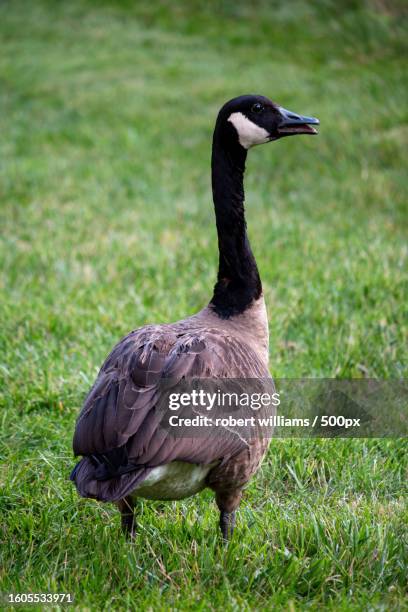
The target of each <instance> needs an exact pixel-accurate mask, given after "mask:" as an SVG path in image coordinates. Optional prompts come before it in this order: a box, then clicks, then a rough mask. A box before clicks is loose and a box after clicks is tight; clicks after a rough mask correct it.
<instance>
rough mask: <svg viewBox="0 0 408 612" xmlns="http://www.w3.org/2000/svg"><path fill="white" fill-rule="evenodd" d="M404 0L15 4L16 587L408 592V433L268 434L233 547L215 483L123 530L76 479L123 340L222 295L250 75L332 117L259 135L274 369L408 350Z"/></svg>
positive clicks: (9, 204) (381, 371)
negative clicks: (356, 436)
mask: <svg viewBox="0 0 408 612" xmlns="http://www.w3.org/2000/svg"><path fill="white" fill-rule="evenodd" d="M403 9H404V3H403V2H398V1H396V2H393V1H392V0H387V1H386V0H377V1H376V2H369V1H368V0H367V2H363V0H347V1H346V0H344V1H342V2H335V0H320V1H318V2H314V3H308V2H306V1H304V2H302V1H301V0H299V1H297V0H295V1H293V2H289V3H288V2H284V1H283V0H273V1H270V2H267V1H266V0H265V1H263V0H257V1H256V2H253V3H249V2H244V1H243V0H242V1H241V0H237V1H235V2H230V1H228V0H224V1H220V2H217V3H207V2H204V1H198V0H197V2H187V1H186V2H185V3H182V2H180V1H176V2H170V0H169V1H164V0H162V1H158V2H147V1H146V0H142V1H139V2H137V3H132V2H130V1H129V2H126V1H125V0H123V1H122V2H116V3H115V2H113V1H112V2H109V1H105V2H91V1H88V2H87V1H85V0H83V1H80V0H71V1H70V2H53V1H51V0H49V1H48V2H47V1H45V0H39V1H37V2H28V1H26V2H24V1H22V0H15V1H13V2H7V1H3V2H2V3H1V4H0V36H1V53H0V100H1V113H0V134H1V138H0V151H1V152H0V156H1V157H0V158H1V163H0V197H1V210H0V212H1V220H0V222H1V227H2V239H1V246H0V248H1V250H0V258H1V271H0V287H1V302H0V316H1V330H0V350H1V357H0V385H1V387H0V406H1V414H0V418H1V424H2V427H1V433H0V453H1V460H2V464H1V467H0V486H1V492H0V515H1V526H0V560H1V561H0V591H2V592H3V593H9V592H13V593H17V592H32V593H39V592H54V593H55V592H70V593H73V594H74V596H75V607H77V608H78V609H84V608H88V609H91V610H100V609H107V610H108V609H118V610H119V609H126V608H129V609H131V608H132V609H139V610H140V609H163V610H164V609H169V608H173V609H180V610H189V609H191V610H218V609H225V610H250V609H254V608H256V609H271V608H274V609H282V610H297V609H305V608H307V609H318V608H321V607H324V608H325V609H328V610H330V609H333V610H338V609H345V610H356V611H357V610H365V609H374V610H377V609H378V610H390V609H395V610H397V609H398V610H399V609H403V608H404V607H407V606H408V598H407V597H406V592H405V585H406V574H407V561H408V554H407V550H408V547H407V530H406V525H407V520H408V515H407V491H406V482H407V452H406V451H407V446H406V443H405V441H404V440H348V441H346V440H317V439H316V440H282V439H280V440H275V441H273V443H272V445H271V448H270V451H269V454H268V456H267V458H266V460H265V462H264V465H263V468H262V470H261V472H260V473H259V475H258V476H257V477H256V478H255V479H254V480H253V481H252V483H251V484H250V486H249V487H248V489H247V491H246V494H245V499H244V501H243V503H242V505H241V510H240V512H239V516H238V530H237V532H236V536H235V538H234V540H233V541H232V543H231V544H230V545H229V547H228V549H227V550H223V549H222V547H221V546H220V542H219V536H218V527H217V520H218V515H217V512H216V507H215V504H214V502H213V500H212V495H211V493H210V492H203V493H202V494H201V495H199V496H196V497H195V498H193V499H191V500H186V501H184V502H179V503H169V504H167V505H160V504H158V503H153V502H142V501H141V502H140V507H139V508H138V513H139V515H140V520H139V524H140V526H139V535H138V537H137V540H136V543H135V544H129V543H127V542H126V541H125V539H124V538H123V536H122V535H121V533H120V526H119V515H118V513H117V511H116V509H115V508H114V507H112V506H109V505H101V504H98V503H96V502H93V501H91V500H83V499H79V498H78V496H77V495H76V492H75V490H74V489H73V487H72V485H71V483H70V482H69V481H68V475H69V472H70V469H71V468H72V466H73V465H74V460H73V457H72V451H71V439H72V433H73V427H74V422H75V418H76V415H77V413H78V410H79V408H80V406H81V402H82V400H83V398H84V395H85V393H86V392H87V390H88V389H89V386H90V385H91V384H92V382H93V379H94V377H95V375H96V373H97V371H98V368H99V366H100V365H101V363H102V361H103V359H104V358H105V356H106V355H107V353H108V352H109V350H110V349H111V347H112V346H113V344H114V343H115V342H116V341H117V340H118V339H119V338H120V337H121V336H122V335H124V334H125V333H127V332H128V331H129V330H130V329H134V328H136V327H138V326H141V325H143V324H145V323H148V322H161V321H172V320H177V319H178V318H183V317H185V316H186V315H188V314H192V313H193V312H195V311H197V310H199V309H200V308H201V307H202V306H203V305H205V304H206V303H207V301H208V300H209V298H210V295H211V289H212V285H213V283H214V280H215V272H216V263H217V252H216V233H215V226H214V213H213V208H212V203H211V191H210V182H209V159H210V146H211V134H212V128H213V124H214V120H215V116H216V113H217V111H218V108H219V107H220V106H221V104H222V103H223V102H224V101H226V100H227V99H229V98H231V97H233V96H235V95H239V94H242V93H261V94H264V95H268V96H270V97H271V98H273V99H275V100H276V101H278V102H279V103H280V104H282V105H283V106H285V107H287V108H290V109H291V110H294V111H296V112H300V113H304V114H309V115H315V116H317V117H319V119H320V121H321V130H320V135H319V136H318V137H316V138H306V137H302V138H294V139H292V138H290V139H289V138H288V139H284V140H282V141H281V142H278V143H273V144H271V145H269V146H267V147H259V148H258V149H255V150H253V151H251V153H250V155H249V159H248V175H247V181H246V191H247V197H246V199H247V216H248V227H249V233H250V237H251V241H252V244H253V249H254V252H255V254H256V256H257V259H258V263H259V267H260V272H261V276H262V279H263V285H264V290H265V297H266V300H267V306H268V313H269V323H270V334H271V341H270V369H271V373H272V374H273V375H274V376H275V377H277V378H278V377H286V378H291V377H302V376H303V377H341V378H355V377H372V378H380V379H381V378H403V377H404V376H407V362H408V360H407V357H408V342H407V340H408V338H407V329H408V322H407V317H406V305H407V239H406V236H407V219H408V214H407V213H408V211H407V198H406V195H407V193H406V189H404V181H405V182H406V177H405V176H404V169H403V160H404V159H406V144H407V136H408V129H407V126H406V123H405V122H406V104H405V106H404V103H406V89H407V88H406V84H407V78H406V62H405V59H404V53H405V54H406V46H405V42H406V21H404V11H403ZM404 25H405V27H404ZM384 409H386V407H384ZM30 609H32V608H30Z"/></svg>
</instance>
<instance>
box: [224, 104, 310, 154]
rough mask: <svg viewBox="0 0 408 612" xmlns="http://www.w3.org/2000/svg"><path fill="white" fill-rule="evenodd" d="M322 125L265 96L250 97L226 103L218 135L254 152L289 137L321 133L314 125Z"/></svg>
mask: <svg viewBox="0 0 408 612" xmlns="http://www.w3.org/2000/svg"><path fill="white" fill-rule="evenodd" d="M319 123H320V122H319V120H318V119H316V118H315V117H307V116H305V115H298V114H297V113H293V112H292V111H289V110H287V109H286V108H283V107H282V106H279V105H278V104H275V103H274V102H272V100H269V98H265V96H255V95H246V96H239V97H238V98H233V99H232V100H230V101H229V102H227V103H226V104H224V106H223V107H222V109H221V110H220V113H219V115H218V119H217V125H216V133H218V134H222V137H223V140H227V141H229V142H230V143H231V144H233V143H235V144H236V143H238V144H239V145H240V146H241V147H243V148H244V149H250V148H251V147H253V146H255V145H259V144H264V143H266V142H271V141H273V140H278V139H279V138H284V137H285V136H295V135H297V134H310V135H314V134H317V130H316V129H315V128H314V127H312V126H314V125H319Z"/></svg>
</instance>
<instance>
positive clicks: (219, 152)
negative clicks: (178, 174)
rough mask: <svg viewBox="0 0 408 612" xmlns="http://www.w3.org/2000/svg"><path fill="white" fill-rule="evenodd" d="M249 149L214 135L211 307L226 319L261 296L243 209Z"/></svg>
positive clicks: (242, 310) (216, 133)
mask: <svg viewBox="0 0 408 612" xmlns="http://www.w3.org/2000/svg"><path fill="white" fill-rule="evenodd" d="M246 155H247V152H246V149H244V148H243V147H241V145H240V144H239V143H238V142H236V140H232V139H223V138H222V136H220V135H219V133H218V131H217V129H216V130H215V132H214V139H213V150H212V161H211V168H212V189H213V199H214V207H215V217H216V223H217V232H218V248H219V267H218V280H217V283H216V285H215V287H214V295H213V297H212V300H211V302H210V305H211V306H212V307H213V309H214V310H215V311H216V312H217V314H218V315H219V316H221V317H223V318H228V317H231V316H233V315H236V314H240V313H242V312H244V311H245V310H246V309H247V308H248V307H249V306H250V305H251V303H252V302H253V300H254V299H255V300H256V299H258V298H259V297H260V295H261V293H262V285H261V279H260V277H259V273H258V268H257V265H256V261H255V257H254V256H253V254H252V251H251V247H250V244H249V240H248V236H247V231H246V222H245V209H244V172H245V161H246Z"/></svg>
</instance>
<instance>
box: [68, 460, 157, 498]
mask: <svg viewBox="0 0 408 612" xmlns="http://www.w3.org/2000/svg"><path fill="white" fill-rule="evenodd" d="M150 471H151V468H146V467H144V466H139V467H135V466H132V469H131V470H129V471H127V472H125V473H121V474H117V475H115V476H111V477H109V476H110V475H109V474H108V473H104V474H102V473H101V465H100V464H98V463H97V462H95V459H94V457H83V458H82V459H81V460H80V461H79V462H78V463H77V464H76V466H75V467H74V469H73V470H72V472H71V475H70V477H69V478H70V480H72V482H73V483H74V484H75V486H76V488H77V491H78V493H79V495H81V497H89V498H91V499H97V500H99V501H103V502H115V501H119V500H120V499H122V498H123V497H126V496H127V495H129V494H130V493H131V492H132V491H133V490H134V489H135V488H136V487H137V486H138V484H140V483H141V482H143V480H144V479H145V478H146V476H147V475H148V474H149V472H150Z"/></svg>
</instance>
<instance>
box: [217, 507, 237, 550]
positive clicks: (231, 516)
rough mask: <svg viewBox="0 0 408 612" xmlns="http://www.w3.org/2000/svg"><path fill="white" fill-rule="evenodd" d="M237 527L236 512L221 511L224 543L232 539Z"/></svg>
mask: <svg viewBox="0 0 408 612" xmlns="http://www.w3.org/2000/svg"><path fill="white" fill-rule="evenodd" d="M234 527H235V510H234V512H226V511H225V510H221V511H220V528H221V533H222V539H223V541H224V542H228V540H230V539H231V538H232V534H233V533H234Z"/></svg>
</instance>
